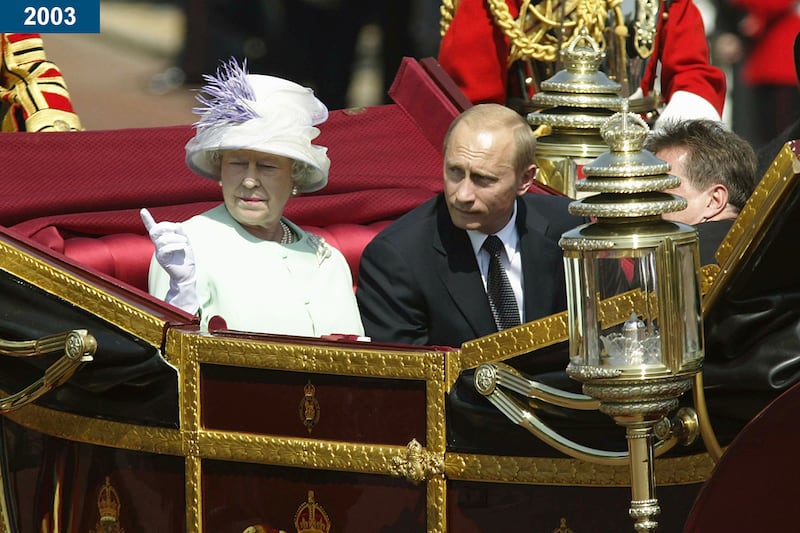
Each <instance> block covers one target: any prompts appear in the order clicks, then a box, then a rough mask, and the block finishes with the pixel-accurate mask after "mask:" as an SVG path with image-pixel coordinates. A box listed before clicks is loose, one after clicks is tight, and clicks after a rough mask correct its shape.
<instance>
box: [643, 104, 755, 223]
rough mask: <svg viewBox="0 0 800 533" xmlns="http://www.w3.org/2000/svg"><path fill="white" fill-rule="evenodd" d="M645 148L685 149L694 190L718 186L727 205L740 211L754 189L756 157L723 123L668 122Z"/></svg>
mask: <svg viewBox="0 0 800 533" xmlns="http://www.w3.org/2000/svg"><path fill="white" fill-rule="evenodd" d="M644 147H645V148H646V149H647V150H649V151H651V152H653V153H656V152H660V151H662V150H666V149H669V148H685V149H686V160H685V164H684V168H685V171H686V176H684V177H685V178H686V179H688V180H689V182H690V183H691V184H692V185H693V186H694V187H695V188H697V189H701V190H702V189H706V188H708V187H710V186H711V185H713V184H715V183H721V184H722V185H725V187H726V188H727V189H728V203H729V204H731V205H734V206H736V207H737V208H738V209H741V208H742V207H743V206H744V204H745V202H747V199H748V198H749V197H750V195H751V194H752V193H753V189H755V186H756V161H757V160H756V154H755V151H754V150H753V147H752V146H751V145H750V143H748V142H747V141H746V140H744V139H743V138H741V137H739V136H738V135H737V134H735V133H734V132H732V131H730V130H728V129H727V128H726V127H725V126H724V124H723V123H722V122H717V121H714V120H708V119H692V120H677V121H667V122H666V123H665V124H663V126H662V127H661V128H660V129H658V130H655V131H654V132H652V133H651V134H650V135H649V136H648V138H647V140H645V144H644Z"/></svg>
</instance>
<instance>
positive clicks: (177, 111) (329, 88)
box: [42, 0, 439, 130]
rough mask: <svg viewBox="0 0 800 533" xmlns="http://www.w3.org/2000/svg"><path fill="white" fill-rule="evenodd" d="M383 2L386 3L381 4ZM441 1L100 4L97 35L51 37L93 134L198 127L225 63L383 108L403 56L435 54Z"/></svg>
mask: <svg viewBox="0 0 800 533" xmlns="http://www.w3.org/2000/svg"><path fill="white" fill-rule="evenodd" d="M384 4H385V5H384ZM438 31H439V0H408V1H404V2H372V1H370V0H247V1H231V0H149V1H135V0H101V2H100V33H99V34H45V35H43V36H42V38H43V40H44V45H45V50H46V53H47V56H48V58H49V59H50V60H52V61H53V62H55V63H56V64H57V65H58V66H59V68H60V69H61V71H62V73H63V75H64V78H65V80H66V82H67V85H68V87H69V91H70V95H71V97H72V102H73V105H74V107H75V110H76V112H77V113H78V115H79V116H80V118H81V121H82V123H83V126H84V128H85V129H88V130H98V129H116V128H136V127H150V126H168V125H177V124H190V123H192V122H194V120H195V117H196V116H195V115H194V114H193V113H192V112H191V109H192V107H193V106H194V105H195V92H194V91H195V89H196V88H197V87H199V85H200V83H201V81H202V80H201V76H202V74H205V73H212V72H213V71H214V70H215V69H216V67H217V66H218V64H219V61H220V60H225V59H228V58H230V57H237V58H238V59H239V60H242V59H246V60H247V62H248V67H249V70H250V71H251V72H253V73H261V74H274V75H279V76H283V77H286V78H288V79H291V80H293V81H296V82H298V83H302V84H304V85H307V86H310V87H313V88H314V89H315V91H316V93H317V95H318V96H319V97H320V99H322V100H323V102H325V103H326V104H327V105H328V107H329V108H330V109H341V108H345V107H358V106H366V105H376V104H380V103H383V102H385V101H387V100H386V99H387V97H386V90H387V89H388V84H389V83H391V80H392V79H393V77H394V73H395V72H396V70H397V66H398V65H399V63H400V59H401V58H402V57H403V56H404V55H410V56H415V57H428V56H435V55H436V52H437V47H438V40H439V35H438Z"/></svg>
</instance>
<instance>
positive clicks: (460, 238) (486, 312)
mask: <svg viewBox="0 0 800 533" xmlns="http://www.w3.org/2000/svg"><path fill="white" fill-rule="evenodd" d="M535 148H536V141H535V138H534V136H533V134H532V133H531V130H530V126H529V125H528V124H527V123H526V122H525V120H524V119H523V118H522V117H521V116H520V115H519V114H518V113H516V112H515V111H512V110H511V109H509V108H507V107H505V106H502V105H499V104H481V105H477V106H474V107H472V108H470V109H468V110H467V111H465V112H464V113H462V114H461V115H460V116H459V117H457V118H456V119H455V120H454V121H453V123H452V124H451V126H450V129H449V130H448V132H447V135H446V136H445V141H444V192H443V193H442V194H440V195H438V196H437V197H436V198H433V199H431V200H430V201H428V202H426V203H424V204H423V205H421V206H419V207H418V208H416V209H414V210H413V211H411V212H410V213H408V214H406V215H405V216H404V217H402V218H400V219H399V220H397V221H396V222H394V223H393V224H392V225H390V226H389V227H388V228H386V229H385V230H384V231H382V232H381V233H380V234H379V235H378V236H377V237H376V238H375V239H374V240H373V241H372V242H371V243H370V244H369V245H368V246H367V247H366V249H365V250H364V253H363V255H362V258H361V266H360V272H359V277H358V290H357V292H356V295H357V299H358V304H359V308H360V311H361V316H362V320H363V323H364V328H365V332H366V335H368V336H370V337H372V339H373V340H376V341H388V342H402V343H411V344H424V345H438V346H454V347H458V346H460V345H461V344H462V343H463V342H465V341H468V340H471V339H474V338H477V337H481V336H484V335H488V334H490V333H494V332H496V331H498V329H502V327H503V326H502V325H500V324H499V323H498V320H497V319H496V317H495V316H494V315H493V309H492V306H491V304H490V298H489V296H487V292H486V287H487V278H488V277H489V263H490V254H489V252H487V251H486V250H485V249H483V248H482V246H483V244H484V241H485V240H486V238H487V236H490V235H497V236H498V237H499V238H500V240H501V241H502V245H503V246H502V249H501V252H500V257H501V263H502V265H503V268H504V270H505V273H506V276H507V278H508V281H509V283H510V285H511V287H512V289H513V292H514V300H515V303H516V309H515V310H514V311H515V312H516V315H517V316H516V323H520V321H521V322H527V321H531V320H535V319H537V318H541V317H544V316H547V315H550V314H553V313H556V312H559V311H562V310H564V309H565V308H566V296H565V292H566V289H565V281H564V267H563V252H562V250H561V248H560V247H559V246H558V240H559V238H560V237H561V235H562V234H563V233H564V232H565V231H567V230H569V229H572V228H574V227H575V226H578V225H580V224H581V223H583V222H584V220H583V219H581V218H578V217H573V216H571V215H569V214H568V212H567V205H568V203H569V200H568V199H566V198H560V197H555V196H549V195H538V194H526V193H527V191H528V189H529V188H530V186H531V184H532V181H533V178H534V173H535V171H536V165H535Z"/></svg>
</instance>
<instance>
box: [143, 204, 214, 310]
mask: <svg viewBox="0 0 800 533" xmlns="http://www.w3.org/2000/svg"><path fill="white" fill-rule="evenodd" d="M139 214H140V215H141V216H142V222H144V227H145V228H146V229H147V232H148V233H149V234H150V239H151V240H152V241H153V244H154V245H155V247H156V261H158V264H159V265H161V267H162V268H163V269H164V270H165V271H166V272H167V274H169V280H170V283H169V292H167V296H166V298H165V300H166V301H167V302H168V303H171V304H172V305H174V306H176V307H180V308H181V309H183V310H184V311H187V312H189V313H195V312H196V311H197V308H198V307H199V305H198V301H197V290H196V288H195V281H196V274H195V266H194V251H193V250H192V244H191V243H190V242H189V237H187V235H186V233H185V232H184V231H183V227H181V224H180V223H176V222H156V221H155V219H154V218H153V215H151V214H150V211H148V210H147V209H142V210H141V211H140V212H139Z"/></svg>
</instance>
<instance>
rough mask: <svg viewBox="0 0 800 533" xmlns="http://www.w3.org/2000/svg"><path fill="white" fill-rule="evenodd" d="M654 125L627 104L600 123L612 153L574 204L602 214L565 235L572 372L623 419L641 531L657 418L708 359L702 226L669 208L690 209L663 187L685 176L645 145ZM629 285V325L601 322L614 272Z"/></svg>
mask: <svg viewBox="0 0 800 533" xmlns="http://www.w3.org/2000/svg"><path fill="white" fill-rule="evenodd" d="M648 133H649V127H648V126H647V124H646V123H645V122H644V121H643V120H642V119H641V118H640V117H639V116H638V115H635V114H633V113H629V112H627V106H625V105H624V106H623V111H622V112H619V113H616V114H614V115H613V116H611V117H610V118H609V119H607V121H606V122H605V123H604V124H603V126H602V127H601V135H602V137H603V139H604V140H605V141H606V143H607V145H608V147H609V148H610V151H607V152H605V153H603V154H602V155H600V156H598V157H597V158H596V159H595V160H594V161H593V162H591V163H589V164H588V165H586V166H585V167H584V173H585V174H586V179H585V180H583V181H581V182H579V183H577V185H576V188H577V190H578V191H586V192H588V193H596V194H593V195H591V196H586V197H584V198H583V199H581V200H576V201H573V202H572V203H571V204H570V206H569V211H570V213H572V214H575V215H581V216H585V217H591V219H592V220H594V222H591V223H589V224H586V225H584V226H580V227H578V228H576V229H574V230H572V231H569V232H567V233H565V234H564V235H563V236H562V238H561V241H560V245H561V247H562V249H563V250H564V263H565V267H566V272H567V299H568V301H567V303H568V311H567V314H568V325H569V365H568V367H567V373H568V374H569V376H570V377H571V378H573V379H575V380H577V381H579V382H581V383H582V384H583V392H584V394H585V395H587V396H589V397H591V398H594V399H595V400H597V401H598V402H599V410H600V411H601V412H604V413H606V414H607V415H609V416H611V417H612V418H613V419H614V421H615V422H616V423H617V424H619V425H621V426H623V427H624V428H625V431H626V440H627V444H628V452H629V457H630V470H631V492H632V500H631V507H630V510H629V513H630V515H631V517H632V518H633V519H634V521H635V529H636V531H639V532H641V531H654V530H655V528H656V526H657V521H656V517H657V515H658V514H659V512H660V509H659V505H658V500H657V499H656V495H655V476H654V454H653V450H654V442H655V437H656V432H657V428H656V426H657V425H659V424H661V423H662V422H663V421H664V420H665V417H666V416H667V415H668V414H669V413H670V412H671V411H674V410H675V409H676V408H677V407H678V399H679V397H680V396H681V395H682V394H683V393H684V392H686V391H687V390H689V389H690V388H691V387H692V381H693V378H694V376H695V374H697V373H698V372H699V371H700V370H701V367H702V363H703V333H702V318H701V305H700V287H699V279H698V271H699V255H698V243H697V234H696V232H695V230H694V228H692V227H690V226H687V225H685V224H680V223H676V222H670V221H666V220H663V218H662V217H661V215H662V214H663V213H668V212H673V211H679V210H682V209H684V208H685V206H686V201H685V200H684V199H683V198H680V197H677V196H673V195H671V194H668V193H665V192H663V191H664V190H665V189H669V188H673V187H676V186H677V185H678V183H679V180H678V178H676V177H674V176H671V175H669V174H668V172H669V165H668V164H667V163H665V162H663V161H661V160H659V159H657V158H656V157H655V156H654V155H653V154H652V153H650V152H649V151H647V150H643V149H642V145H643V143H644V140H645V138H646V136H647V134H648ZM615 269H618V270H617V272H618V271H619V270H620V269H621V270H622V272H623V274H622V279H623V280H625V281H627V282H628V283H629V287H628V289H631V288H632V289H633V290H632V291H630V294H631V295H632V296H631V313H630V315H629V316H628V318H627V320H625V321H624V323H622V324H621V325H617V326H613V327H608V326H607V325H605V324H603V323H602V320H601V318H600V317H601V312H600V308H599V304H600V301H601V299H603V298H606V297H609V296H614V295H615V294H616V293H617V291H616V290H615V288H614V287H610V286H609V285H610V284H609V279H612V278H613V277H614V276H613V275H611V273H613V272H614V270H615Z"/></svg>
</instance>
